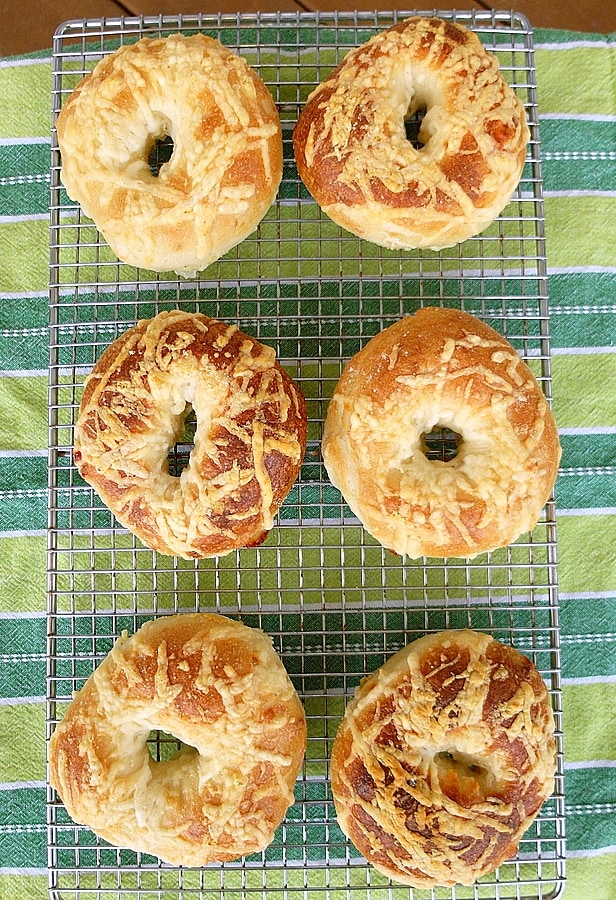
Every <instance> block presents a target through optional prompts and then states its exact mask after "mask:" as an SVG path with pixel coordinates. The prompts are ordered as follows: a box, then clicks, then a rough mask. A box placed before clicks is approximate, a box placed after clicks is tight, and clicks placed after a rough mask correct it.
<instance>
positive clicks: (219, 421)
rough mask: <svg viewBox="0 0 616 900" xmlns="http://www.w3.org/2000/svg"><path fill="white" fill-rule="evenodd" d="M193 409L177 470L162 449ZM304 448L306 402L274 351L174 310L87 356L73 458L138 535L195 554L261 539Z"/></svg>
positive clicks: (168, 549) (167, 549) (162, 547)
mask: <svg viewBox="0 0 616 900" xmlns="http://www.w3.org/2000/svg"><path fill="white" fill-rule="evenodd" d="M191 408H192V409H193V410H194V412H195V413H196V416H197V431H196V434H195V439H194V449H193V450H192V452H191V454H190V458H189V461H188V466H187V467H186V468H185V469H184V470H183V471H182V473H181V474H180V476H179V477H176V476H173V475H171V474H170V473H169V467H168V462H167V453H168V451H169V449H170V448H171V447H173V445H174V444H175V443H176V441H177V440H178V439H179V438H180V437H181V435H182V433H183V428H184V421H185V418H186V414H187V412H188V411H189V410H190V409H191ZM305 447H306V408H305V401H304V398H303V396H302V394H301V391H300V390H299V388H298V387H297V386H296V385H295V384H294V382H293V380H292V379H291V378H290V376H289V375H288V374H287V373H286V372H285V371H284V369H283V368H282V367H281V366H280V364H279V363H278V362H277V360H276V357H275V352H274V350H273V349H272V348H271V347H267V346H265V345H263V344H261V343H259V341H257V340H255V339H253V338H251V337H249V336H248V335H246V334H244V333H243V332H241V331H239V330H238V329H237V328H236V326H235V325H227V324H225V323H223V322H219V321H217V320H215V319H210V318H208V317H207V316H204V315H201V314H199V313H185V312H181V311H179V310H173V311H170V312H163V313H159V315H157V316H155V317H154V318H153V319H149V320H146V321H141V322H139V323H138V324H137V325H135V326H134V327H133V328H130V329H129V330H128V331H126V332H125V333H124V334H123V335H121V337H119V338H118V339H117V340H116V341H114V342H113V343H112V344H111V346H109V347H108V348H107V349H106V350H105V352H104V353H103V354H102V356H101V357H100V359H99V360H98V361H97V363H96V364H95V366H94V368H93V370H92V373H91V374H90V375H89V376H88V378H87V379H86V384H85V389H84V393H83V397H82V401H81V406H80V412H79V417H78V420H77V424H76V426H75V447H74V460H75V464H76V465H77V468H78V469H79V472H80V474H81V475H82V476H83V478H85V480H86V481H87V482H89V484H91V485H92V486H93V487H94V488H95V490H96V491H97V492H98V494H99V496H100V497H101V498H102V499H103V501H104V502H105V503H106V504H107V506H108V507H109V508H110V509H111V510H112V512H113V513H114V515H115V516H116V518H117V519H118V521H119V522H120V523H121V524H122V525H124V526H125V527H126V528H128V529H130V530H131V531H132V532H133V533H134V534H136V535H137V536H138V537H139V538H140V539H141V540H142V541H143V543H144V544H146V545H147V546H148V547H151V548H152V549H154V550H158V551H159V552H160V553H167V554H170V555H173V556H182V557H184V558H186V559H192V558H198V557H208V556H222V555H224V554H226V553H229V552H231V551H232V550H234V549H237V548H240V547H245V546H248V545H254V544H259V543H261V542H262V541H263V540H264V539H265V537H266V536H267V533H268V531H269V530H270V529H271V527H272V524H273V517H274V515H275V514H276V512H277V510H278V508H279V507H280V504H281V503H282V501H283V500H284V498H285V497H286V495H287V494H288V492H289V490H290V489H291V487H292V485H293V483H294V482H295V479H296V477H297V475H298V473H299V470H300V467H301V464H302V459H303V455H304V450H305Z"/></svg>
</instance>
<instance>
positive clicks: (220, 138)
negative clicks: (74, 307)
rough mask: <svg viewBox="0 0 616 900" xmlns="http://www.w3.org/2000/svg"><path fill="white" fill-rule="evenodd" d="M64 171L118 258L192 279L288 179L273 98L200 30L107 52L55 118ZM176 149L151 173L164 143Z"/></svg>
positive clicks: (248, 226) (255, 219) (253, 223)
mask: <svg viewBox="0 0 616 900" xmlns="http://www.w3.org/2000/svg"><path fill="white" fill-rule="evenodd" d="M56 130H57V136H58V145H59V147H60V151H61V154H62V170H61V178H62V181H63V183H64V186H65V188H66V190H67V192H68V194H69V196H70V197H71V199H73V200H75V201H78V202H79V203H80V204H81V207H82V209H83V211H84V213H85V214H86V215H87V216H89V217H90V218H91V219H93V221H94V223H95V224H96V226H97V228H98V229H99V231H100V232H101V233H102V235H103V237H104V238H105V240H106V241H107V243H108V244H109V245H110V246H111V248H112V250H113V251H114V253H115V254H116V255H117V256H118V258H119V259H120V260H122V261H123V262H126V263H129V264H130V265H133V266H140V267H142V268H145V269H151V270H153V271H156V272H163V271H167V270H170V271H175V272H177V273H178V274H181V275H186V276H192V275H195V274H196V273H197V272H198V271H201V270H202V269H205V268H207V267H208V266H209V265H210V264H211V263H213V262H214V261H215V260H216V259H218V258H219V257H220V256H222V255H223V254H224V253H226V252H227V251H228V250H230V249H231V248H232V247H234V246H235V245H236V244H239V243H240V241H242V240H244V238H246V237H247V236H248V235H249V234H250V233H251V232H253V231H254V230H255V229H256V227H257V225H258V224H259V222H260V221H261V219H262V218H263V216H264V215H265V213H266V212H267V210H268V209H269V207H270V206H271V204H272V202H273V201H274V198H275V196H276V192H277V190H278V187H279V185H280V181H281V178H282V131H281V126H280V118H279V116H278V112H277V110H276V107H275V105H274V101H273V99H272V97H271V95H270V93H269V91H268V89H267V87H266V86H265V84H264V83H263V82H262V80H261V79H260V78H259V76H258V75H257V74H256V73H255V72H254V71H253V70H252V69H251V68H250V67H249V65H248V63H247V62H246V61H245V60H244V59H242V58H241V57H239V56H237V55H235V54H234V53H232V52H231V51H230V50H228V49H227V48H225V47H223V46H222V44H220V43H219V42H218V41H216V40H214V39H212V38H209V37H206V36H205V35H203V34H195V35H192V36H190V37H185V36H183V35H180V34H172V35H170V36H169V37H166V38H143V39H142V40H140V41H138V42H137V43H136V44H129V45H126V46H123V47H121V48H120V49H119V50H117V51H115V52H114V53H112V54H111V55H110V56H107V57H105V58H103V59H102V60H101V61H100V62H99V63H98V64H97V66H96V67H95V69H94V71H93V72H92V73H91V74H89V75H86V76H85V78H83V79H82V80H81V82H80V83H79V84H78V85H77V87H76V88H75V90H74V91H73V93H72V94H71V95H70V97H69V98H68V100H67V102H66V103H65V104H64V106H63V107H62V109H61V111H60V114H59V116H58V118H57V122H56ZM164 138H171V140H172V142H173V152H172V155H171V158H170V159H169V160H168V161H167V162H165V163H164V164H163V165H162V166H161V167H160V169H159V171H158V173H157V174H155V173H154V172H153V171H152V170H151V169H150V165H149V158H150V154H151V152H152V150H153V149H154V148H155V146H156V144H157V141H159V140H162V139H164Z"/></svg>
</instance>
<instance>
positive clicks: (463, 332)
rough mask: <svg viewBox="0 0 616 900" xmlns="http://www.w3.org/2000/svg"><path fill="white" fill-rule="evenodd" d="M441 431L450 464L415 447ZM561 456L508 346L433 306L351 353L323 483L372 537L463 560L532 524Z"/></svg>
mask: <svg viewBox="0 0 616 900" xmlns="http://www.w3.org/2000/svg"><path fill="white" fill-rule="evenodd" d="M438 427H441V428H449V429H451V430H452V431H453V432H455V433H456V434H457V435H459V436H460V439H461V443H460V444H459V446H458V448H457V454H456V456H455V457H454V458H453V459H451V460H449V461H447V462H443V461H441V460H429V459H428V458H427V457H426V455H425V453H424V449H425V448H424V438H425V435H427V434H429V433H430V432H431V431H432V430H433V429H434V428H438ZM560 452H561V451H560V444H559V440H558V432H557V429H556V424H555V422H554V418H553V416H552V413H551V410H550V408H549V406H548V403H547V401H546V399H545V397H544V395H543V393H542V391H541V388H540V387H539V385H538V383H537V381H536V379H535V377H534V376H533V374H532V372H531V371H530V369H529V368H528V366H527V365H526V363H524V362H523V360H522V359H521V358H520V356H519V355H518V354H517V352H516V351H515V349H514V348H513V347H512V346H511V344H509V343H508V341H506V340H505V339H504V338H503V337H502V336H501V335H499V334H498V333H497V332H496V331H494V329H492V328H490V327H489V326H488V325H486V324H485V323H483V322H481V321H480V320H479V319H477V318H476V317H474V316H472V315H470V314H469V313H466V312H462V311H460V310H455V309H440V308H438V307H428V308H425V309H421V310H419V312H417V313H416V314H415V315H414V316H406V317H404V318H403V319H401V320H399V321H398V322H396V323H395V324H394V325H391V326H390V327H389V328H386V329H384V330H383V331H382V332H381V333H380V334H377V335H376V336H375V337H373V338H372V339H371V340H370V341H369V342H368V343H367V344H366V345H365V346H364V347H363V349H362V350H360V351H359V353H357V354H356V355H355V356H354V357H353V359H351V361H350V362H349V363H348V364H347V366H346V368H345V370H344V372H343V374H342V377H341V378H340V381H339V382H338V385H337V386H336V389H335V391H334V394H333V397H332V399H331V401H330V404H329V407H328V410H327V416H326V421H325V427H324V432H323V459H324V462H325V466H326V468H327V472H328V474H329V477H330V479H331V481H332V483H333V484H334V485H335V486H336V487H338V488H339V489H340V491H341V492H342V494H343V496H344V498H345V500H346V501H347V503H348V505H349V506H350V507H351V509H352V510H353V512H354V513H355V514H356V515H357V516H358V518H359V519H360V520H361V522H362V523H363V525H364V527H365V528H366V530H367V531H368V532H369V533H370V534H371V535H372V536H373V537H375V538H376V539H377V540H378V541H379V542H380V543H381V544H382V545H383V546H384V547H387V548H389V549H390V550H393V551H394V552H396V553H398V554H400V555H404V554H406V555H408V556H409V557H412V558H417V557H420V556H435V557H445V556H453V557H472V556H476V555H477V554H478V553H482V552H485V551H488V550H492V549H495V548H497V547H502V546H505V545H507V544H509V543H511V542H512V541H514V540H515V539H516V538H518V537H519V536H520V535H521V534H523V533H524V532H526V531H529V530H531V529H532V528H534V527H535V525H536V523H537V520H538V518H539V516H540V514H541V512H542V509H543V506H544V504H545V502H546V500H547V499H548V497H549V496H550V494H551V491H552V488H553V485H554V482H555V479H556V474H557V471H558V464H559V461H560Z"/></svg>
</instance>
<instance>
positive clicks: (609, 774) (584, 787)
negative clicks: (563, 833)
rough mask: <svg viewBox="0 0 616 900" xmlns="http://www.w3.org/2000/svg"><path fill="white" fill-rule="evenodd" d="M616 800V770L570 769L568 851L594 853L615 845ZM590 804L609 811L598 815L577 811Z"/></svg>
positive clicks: (567, 794) (568, 772)
mask: <svg viewBox="0 0 616 900" xmlns="http://www.w3.org/2000/svg"><path fill="white" fill-rule="evenodd" d="M614 797H616V767H608V766H604V767H602V768H601V769H596V768H595V769H591V768H588V769H568V770H567V771H566V772H565V802H566V804H567V807H568V813H569V814H568V816H567V847H568V849H569V850H592V849H594V848H596V847H608V846H612V845H613V844H614V843H616V816H615V815H614ZM589 804H606V808H604V809H603V810H601V809H600V810H599V811H596V812H595V811H592V810H589V811H586V810H584V809H576V807H586V806H588V805H589ZM608 804H609V805H608Z"/></svg>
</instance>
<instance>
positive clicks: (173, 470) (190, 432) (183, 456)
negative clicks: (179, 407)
mask: <svg viewBox="0 0 616 900" xmlns="http://www.w3.org/2000/svg"><path fill="white" fill-rule="evenodd" d="M196 431H197V415H196V413H195V411H194V409H193V408H192V406H191V405H190V403H187V404H186V409H185V411H184V418H183V423H182V433H181V435H180V437H179V438H178V440H177V441H176V443H175V444H174V445H173V447H172V448H171V450H170V451H169V454H168V457H167V458H168V461H169V474H170V475H174V476H176V477H177V478H179V477H180V475H181V474H182V472H183V471H184V469H185V468H186V466H187V465H188V460H189V459H190V454H191V451H192V449H193V447H194V446H195V433H196Z"/></svg>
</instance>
